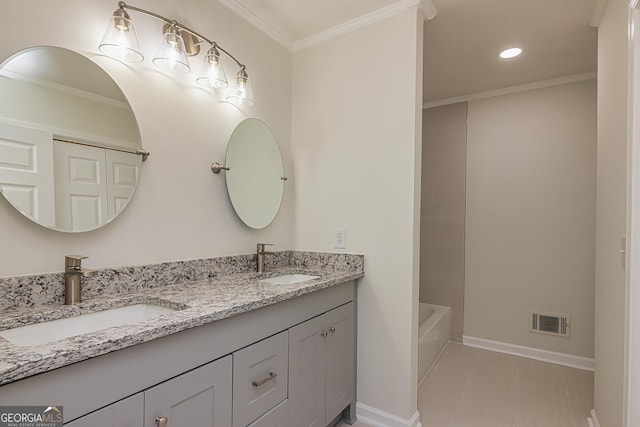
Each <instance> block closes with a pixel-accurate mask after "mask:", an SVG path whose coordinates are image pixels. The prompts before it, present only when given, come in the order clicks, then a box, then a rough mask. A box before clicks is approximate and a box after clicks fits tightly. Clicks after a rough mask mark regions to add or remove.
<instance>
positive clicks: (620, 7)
mask: <svg viewBox="0 0 640 427" xmlns="http://www.w3.org/2000/svg"><path fill="white" fill-rule="evenodd" d="M628 4H629V3H628V2H627V1H625V0H610V1H608V2H607V6H606V9H605V12H604V15H603V17H602V20H601V21H600V25H599V27H598V190H597V200H598V202H597V213H596V218H597V222H596V299H595V322H596V323H595V361H596V363H595V377H594V381H595V396H594V406H595V410H596V414H597V416H598V420H599V422H600V425H601V426H603V427H606V426H622V425H623V424H622V423H623V417H622V415H623V386H624V347H625V337H624V333H625V323H624V322H625V273H624V269H623V268H622V266H621V262H620V261H621V256H620V252H619V249H620V244H621V243H620V239H621V237H622V236H624V235H625V233H626V228H625V227H626V224H625V221H626V180H627V169H626V164H627V96H628V94H627V91H628V83H627V55H628V52H627V49H628V35H627V16H628ZM636 404H637V403H636Z"/></svg>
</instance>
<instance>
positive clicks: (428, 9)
mask: <svg viewBox="0 0 640 427" xmlns="http://www.w3.org/2000/svg"><path fill="white" fill-rule="evenodd" d="M420 5H421V6H422V10H423V12H424V17H425V18H426V19H427V21H431V20H432V19H433V18H435V17H436V16H438V10H437V9H436V5H435V4H433V1H432V0H420Z"/></svg>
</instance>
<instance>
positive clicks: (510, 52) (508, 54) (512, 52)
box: [500, 47, 522, 59]
mask: <svg viewBox="0 0 640 427" xmlns="http://www.w3.org/2000/svg"><path fill="white" fill-rule="evenodd" d="M521 53H522V49H520V48H519V47H512V48H509V49H505V50H503V51H502V52H500V58H502V59H511V58H515V57H516V56H518V55H520V54H521Z"/></svg>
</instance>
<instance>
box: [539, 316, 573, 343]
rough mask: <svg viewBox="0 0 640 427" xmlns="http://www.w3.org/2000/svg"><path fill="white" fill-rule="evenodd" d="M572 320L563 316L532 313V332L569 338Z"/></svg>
mask: <svg viewBox="0 0 640 427" xmlns="http://www.w3.org/2000/svg"><path fill="white" fill-rule="evenodd" d="M570 326H571V324H570V318H569V316H565V315H563V314H548V313H531V329H530V331H531V332H539V333H542V334H551V335H558V336H561V337H568V336H569V331H570Z"/></svg>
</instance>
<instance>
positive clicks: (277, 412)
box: [248, 400, 290, 427]
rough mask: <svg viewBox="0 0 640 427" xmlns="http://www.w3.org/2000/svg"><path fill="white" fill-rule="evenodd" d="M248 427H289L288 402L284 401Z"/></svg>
mask: <svg viewBox="0 0 640 427" xmlns="http://www.w3.org/2000/svg"><path fill="white" fill-rule="evenodd" d="M248 427H290V424H289V401H288V400H285V401H284V402H282V403H281V404H279V405H278V406H276V407H275V408H273V409H272V410H270V411H269V412H267V413H266V414H264V415H263V416H261V417H260V418H258V419H257V420H255V421H254V422H253V423H251V424H249V426H248Z"/></svg>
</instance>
